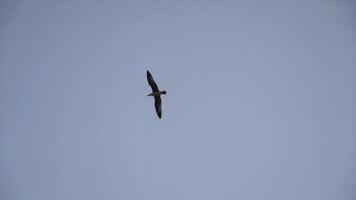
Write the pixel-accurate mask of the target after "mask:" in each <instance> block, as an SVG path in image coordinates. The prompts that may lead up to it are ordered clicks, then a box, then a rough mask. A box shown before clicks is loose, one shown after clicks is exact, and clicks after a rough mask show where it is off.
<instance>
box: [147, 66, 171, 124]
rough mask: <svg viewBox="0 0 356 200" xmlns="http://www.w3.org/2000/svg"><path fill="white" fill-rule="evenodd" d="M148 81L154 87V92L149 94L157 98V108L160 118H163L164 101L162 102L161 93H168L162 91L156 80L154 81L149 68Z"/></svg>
mask: <svg viewBox="0 0 356 200" xmlns="http://www.w3.org/2000/svg"><path fill="white" fill-rule="evenodd" d="M147 82H148V84H149V85H150V86H151V88H152V92H151V93H150V94H148V95H147V96H153V97H154V98H155V109H156V113H157V115H158V118H160V119H161V117H162V105H161V104H162V102H161V95H162V94H167V92H166V91H160V90H159V89H158V86H157V84H156V82H155V81H154V79H153V77H152V74H151V73H150V72H149V71H148V70H147Z"/></svg>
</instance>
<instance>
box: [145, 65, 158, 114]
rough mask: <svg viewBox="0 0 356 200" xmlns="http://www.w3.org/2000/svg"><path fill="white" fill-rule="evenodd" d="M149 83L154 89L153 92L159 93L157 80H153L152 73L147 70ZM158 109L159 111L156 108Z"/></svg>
mask: <svg viewBox="0 0 356 200" xmlns="http://www.w3.org/2000/svg"><path fill="white" fill-rule="evenodd" d="M147 81H148V84H150V86H151V88H152V92H157V91H159V90H158V86H157V84H156V82H155V80H153V77H152V75H151V73H150V72H149V71H148V70H147ZM156 109H157V107H156Z"/></svg>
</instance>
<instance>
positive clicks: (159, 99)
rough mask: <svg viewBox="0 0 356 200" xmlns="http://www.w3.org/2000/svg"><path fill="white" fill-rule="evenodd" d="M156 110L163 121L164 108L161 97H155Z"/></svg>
mask: <svg viewBox="0 0 356 200" xmlns="http://www.w3.org/2000/svg"><path fill="white" fill-rule="evenodd" d="M155 108H156V113H157V115H158V117H159V118H160V119H161V117H162V106H161V97H160V96H155Z"/></svg>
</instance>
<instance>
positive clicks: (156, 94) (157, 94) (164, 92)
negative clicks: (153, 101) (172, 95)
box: [147, 91, 167, 97]
mask: <svg viewBox="0 0 356 200" xmlns="http://www.w3.org/2000/svg"><path fill="white" fill-rule="evenodd" d="M161 94H167V92H166V91H157V92H151V93H149V94H148V95H147V96H154V97H157V96H160V95H161Z"/></svg>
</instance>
